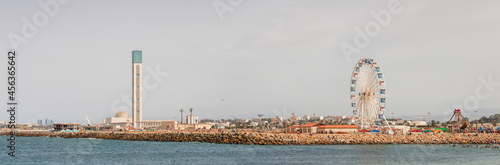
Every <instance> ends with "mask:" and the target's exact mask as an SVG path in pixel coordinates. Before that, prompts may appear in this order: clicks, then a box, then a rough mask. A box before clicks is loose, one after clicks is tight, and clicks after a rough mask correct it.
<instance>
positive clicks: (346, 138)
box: [0, 131, 500, 145]
mask: <svg viewBox="0 0 500 165" xmlns="http://www.w3.org/2000/svg"><path fill="white" fill-rule="evenodd" d="M0 135H8V132H0ZM16 136H24V137H61V138H96V139H109V140H128V141H161V142H202V143H223V144H247V145H345V144H489V143H492V142H493V141H495V142H498V141H499V140H500V134H479V135H477V136H476V135H475V134H449V133H414V134H412V135H387V134H377V133H355V134H314V135H309V134H300V135H297V134H274V133H232V132H231V133H219V132H217V133H207V132H203V133H200V132H192V133H168V132H74V133H66V132H40V131H39V132H35V131H22V132H17V133H16Z"/></svg>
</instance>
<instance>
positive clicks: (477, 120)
mask: <svg viewBox="0 0 500 165" xmlns="http://www.w3.org/2000/svg"><path fill="white" fill-rule="evenodd" d="M474 112H475V113H476V131H477V123H479V118H477V110H475V111H474Z"/></svg>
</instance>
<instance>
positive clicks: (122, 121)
mask: <svg viewBox="0 0 500 165" xmlns="http://www.w3.org/2000/svg"><path fill="white" fill-rule="evenodd" d="M131 122H132V118H131V117H129V116H128V114H127V112H125V111H120V112H117V113H116V114H115V117H108V118H106V119H104V121H103V125H119V126H121V127H124V126H128V125H129V124H131Z"/></svg>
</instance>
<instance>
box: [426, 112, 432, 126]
mask: <svg viewBox="0 0 500 165" xmlns="http://www.w3.org/2000/svg"><path fill="white" fill-rule="evenodd" d="M427 114H429V125H431V124H432V123H431V112H427Z"/></svg>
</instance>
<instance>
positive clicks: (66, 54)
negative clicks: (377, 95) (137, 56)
mask: <svg viewBox="0 0 500 165" xmlns="http://www.w3.org/2000/svg"><path fill="white" fill-rule="evenodd" d="M50 2H52V3H50ZM46 3H48V4H57V5H56V6H54V5H52V6H50V7H49V8H48V10H44V9H47V7H45V6H47V5H43V4H46ZM40 4H42V5H40ZM499 5H500V2H499V1H481V3H477V2H472V1H464V0H460V1H455V0H453V1H452V0H443V1H432V0H422V1H401V2H399V1H385V0H378V1H347V0H345V1H331V0H311V1H296V0H295V1H290V0H286V1H285V0H282V1H281V0H256V1H249V0H241V1H226V0H207V1H194V0H175V1H159V0H158V1H132V0H128V1H118V0H116V1H111V0H109V1H98V0H89V1H62V0H61V1H54V0H40V1H35V0H33V1H29V0H23V1H1V2H0V9H1V10H0V13H1V14H0V21H1V22H2V26H0V34H1V37H0V50H3V51H4V54H7V50H9V49H12V48H16V50H17V51H18V82H17V83H18V93H17V96H18V100H19V110H18V114H17V115H18V116H17V119H18V122H20V123H36V121H37V119H46V118H49V119H53V120H55V122H56V123H57V122H79V123H82V122H84V120H85V116H88V117H89V119H91V120H92V122H94V123H99V122H101V121H102V120H103V119H104V118H106V117H111V116H114V114H115V113H116V112H118V111H126V112H127V113H129V114H130V111H131V108H130V106H128V104H127V102H128V101H130V100H131V98H129V97H130V95H131V87H132V81H131V76H132V75H131V71H132V63H131V58H132V55H131V52H132V51H133V50H142V51H143V67H144V71H145V73H143V75H144V79H143V81H145V84H147V87H144V88H145V89H144V93H143V98H144V104H143V115H144V119H169V120H179V118H180V113H179V110H180V109H181V108H182V109H184V110H187V109H189V108H191V107H192V108H193V110H194V111H193V113H194V114H197V115H199V117H200V119H205V118H209V119H221V118H230V119H232V118H234V117H236V118H241V117H243V118H251V117H257V114H258V113H262V114H264V117H275V116H282V117H290V116H291V114H292V113H295V114H296V115H300V116H302V115H305V114H307V115H310V116H312V115H313V114H315V115H323V116H324V115H346V116H351V115H352V110H351V107H350V98H349V83H350V79H351V74H352V71H353V68H354V66H355V63H356V62H357V61H358V60H360V59H362V58H373V59H375V60H376V61H377V62H378V63H379V64H380V66H381V67H382V69H383V72H384V75H385V79H386V85H387V90H386V93H387V108H386V115H388V114H390V115H388V117H393V116H396V117H403V116H404V117H408V118H418V116H420V117H421V116H427V113H428V112H430V113H431V114H432V116H434V118H435V119H436V120H442V121H445V120H448V119H449V116H451V111H452V110H453V109H454V108H462V109H465V114H467V115H472V114H473V111H474V110H479V111H481V112H480V113H481V114H484V115H489V114H493V113H497V112H498V113H500V102H499V101H500V73H499V71H500V65H498V61H500V46H498V45H499V44H500V30H499V29H500V10H498V9H497V6H499ZM47 11H51V12H47ZM373 13H376V14H373ZM380 13H386V14H387V13H389V15H390V19H388V18H389V17H376V15H377V14H379V15H380ZM374 15H375V16H374ZM43 16H46V17H43ZM383 16H387V15H383ZM34 17H35V18H36V19H35V20H34V19H33V18H34ZM380 19H381V20H382V21H380ZM27 22H28V23H27ZM33 23H36V24H33ZM29 24H33V25H32V26H34V27H35V29H36V33H34V32H33V31H27V30H26V28H25V27H26V26H28V25H29ZM366 27H369V28H368V30H367V28H366ZM357 29H358V30H357ZM23 32H24V33H26V34H24V33H23ZM368 34H369V36H365V39H366V38H367V39H368V40H369V41H367V40H361V39H360V37H359V36H363V35H368ZM12 36H20V37H23V38H24V39H25V40H22V41H23V42H20V43H18V44H15V43H16V42H12V38H13V37H12ZM356 43H357V44H356ZM345 45H349V46H351V47H349V49H346V46H345ZM346 50H349V52H350V53H346ZM0 68H4V69H6V68H7V59H6V57H5V56H4V57H2V59H1V60H0ZM0 77H2V79H3V81H0V86H2V88H0V89H1V90H0V91H1V92H2V93H4V94H1V95H0V100H7V90H6V88H5V86H7V81H5V79H6V78H7V72H6V71H1V72H0ZM4 102H5V101H4ZM443 116H445V117H443ZM8 117H9V115H8V113H7V112H6V111H4V112H1V113H0V120H8ZM470 117H471V118H474V117H473V116H470Z"/></svg>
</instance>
